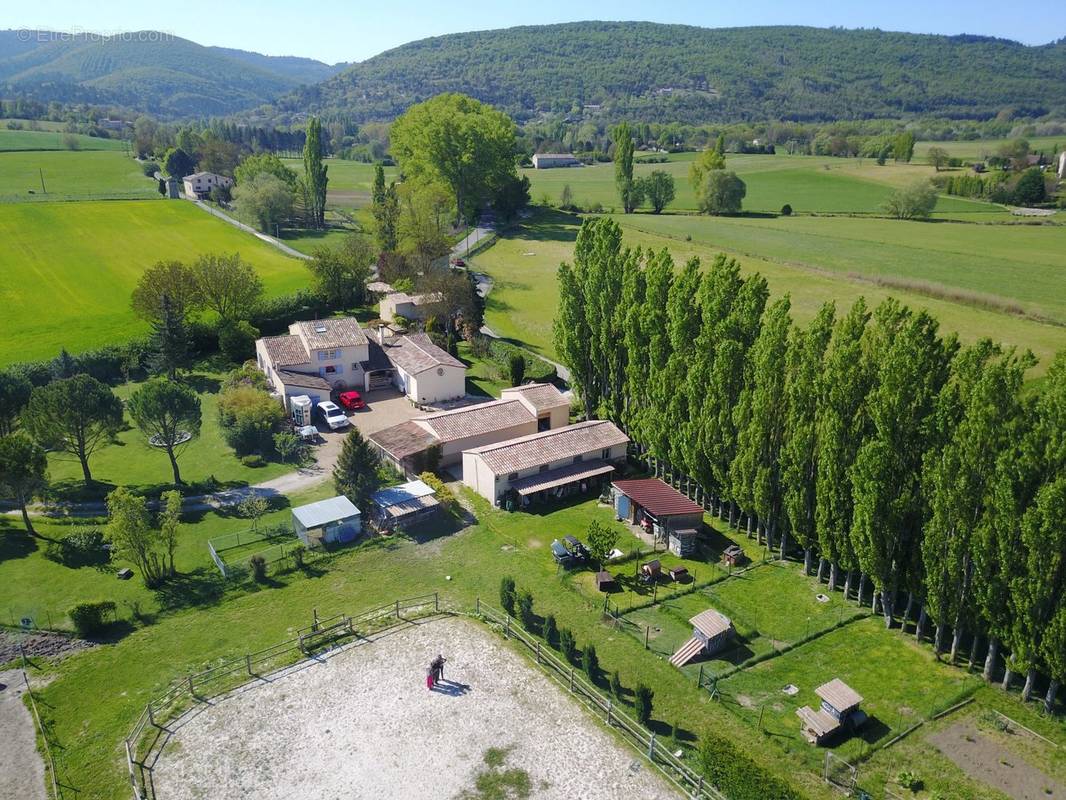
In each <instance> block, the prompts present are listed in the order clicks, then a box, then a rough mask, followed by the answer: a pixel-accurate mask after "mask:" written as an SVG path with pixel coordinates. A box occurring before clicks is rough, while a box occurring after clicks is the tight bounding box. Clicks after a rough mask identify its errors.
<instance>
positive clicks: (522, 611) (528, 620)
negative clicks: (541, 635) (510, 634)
mask: <svg viewBox="0 0 1066 800" xmlns="http://www.w3.org/2000/svg"><path fill="white" fill-rule="evenodd" d="M518 618H519V619H520V620H522V627H523V628H525V629H526V630H527V631H533V630H534V629H535V628H536V626H537V617H536V615H535V614H534V613H533V593H532V592H531V591H529V589H523V590H522V591H520V592H519V593H518Z"/></svg>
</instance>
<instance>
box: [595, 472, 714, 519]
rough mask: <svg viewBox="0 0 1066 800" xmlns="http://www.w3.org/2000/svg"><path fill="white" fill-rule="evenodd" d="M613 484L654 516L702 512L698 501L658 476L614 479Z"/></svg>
mask: <svg viewBox="0 0 1066 800" xmlns="http://www.w3.org/2000/svg"><path fill="white" fill-rule="evenodd" d="M614 486H615V487H616V488H617V489H618V490H619V491H620V492H622V493H623V494H624V495H626V496H627V497H630V498H632V500H633V502H635V503H636V504H637V505H638V506H641V507H643V508H644V509H645V510H646V511H647V512H648V513H649V514H651V515H652V516H655V517H670V516H675V515H679V514H702V513H703V508H702V506H700V504H699V503H694V502H692V501H691V500H689V499H688V498H687V497H685V495H683V494H681V492H679V491H677V489H675V488H674V487H673V486H670V485H668V484H666V483H663V482H662V481H661V480H659V479H658V478H638V479H636V480H630V481H615V482H614Z"/></svg>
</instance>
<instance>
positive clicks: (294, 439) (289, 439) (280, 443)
mask: <svg viewBox="0 0 1066 800" xmlns="http://www.w3.org/2000/svg"><path fill="white" fill-rule="evenodd" d="M274 450H275V451H276V452H277V454H278V455H279V456H280V457H281V460H282V461H291V460H295V459H296V458H298V457H299V455H300V437H299V436H297V435H296V434H295V433H290V432H289V431H282V432H281V433H275V434H274Z"/></svg>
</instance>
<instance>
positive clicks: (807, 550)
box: [781, 303, 834, 574]
mask: <svg viewBox="0 0 1066 800" xmlns="http://www.w3.org/2000/svg"><path fill="white" fill-rule="evenodd" d="M833 317H834V307H833V304H832V303H826V304H824V305H823V306H822V307H821V309H819V311H818V314H817V315H816V316H815V318H814V319H813V320H812V321H811V324H810V325H809V326H807V328H805V329H803V330H793V335H792V341H791V343H790V345H789V349H788V357H787V359H786V364H785V375H786V380H785V406H786V413H787V419H786V421H785V434H784V443H783V445H782V448H781V480H782V482H783V483H784V485H785V492H784V497H783V498H782V502H783V505H784V510H785V515H786V516H787V518H788V525H789V529H790V531H791V533H792V536H793V538H794V539H795V540H796V543H797V544H799V546H800V547H802V548H803V571H804V574H810V571H811V558H812V555H813V550H814V547H815V546H816V545H817V544H818V537H817V532H816V530H815V527H814V509H815V491H814V487H815V478H816V476H817V474H818V462H817V460H816V454H817V445H818V442H817V435H816V434H817V428H816V425H815V420H816V416H817V412H818V406H819V404H820V400H821V396H820V394H819V392H820V389H821V377H822V371H823V369H824V365H825V353H826V349H827V348H828V346H829V338H830V337H831V336H832V333H833Z"/></svg>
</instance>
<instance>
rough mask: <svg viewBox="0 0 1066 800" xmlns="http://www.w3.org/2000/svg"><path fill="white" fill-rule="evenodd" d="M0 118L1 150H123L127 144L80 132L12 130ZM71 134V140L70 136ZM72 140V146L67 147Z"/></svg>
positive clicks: (119, 140) (118, 140)
mask: <svg viewBox="0 0 1066 800" xmlns="http://www.w3.org/2000/svg"><path fill="white" fill-rule="evenodd" d="M2 126H3V120H0V151H3V150H70V149H77V150H119V151H125V150H126V149H127V148H128V146H129V145H128V144H127V143H126V142H124V141H122V140H121V139H101V138H100V137H99V136H85V135H84V134H81V133H75V134H70V133H63V132H62V131H59V130H55V131H29V130H22V131H13V130H9V129H8V128H5V127H2ZM71 136H73V137H74V138H73V140H71V139H70V137H71ZM71 141H73V144H74V148H71V147H69V143H70V142H71Z"/></svg>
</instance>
